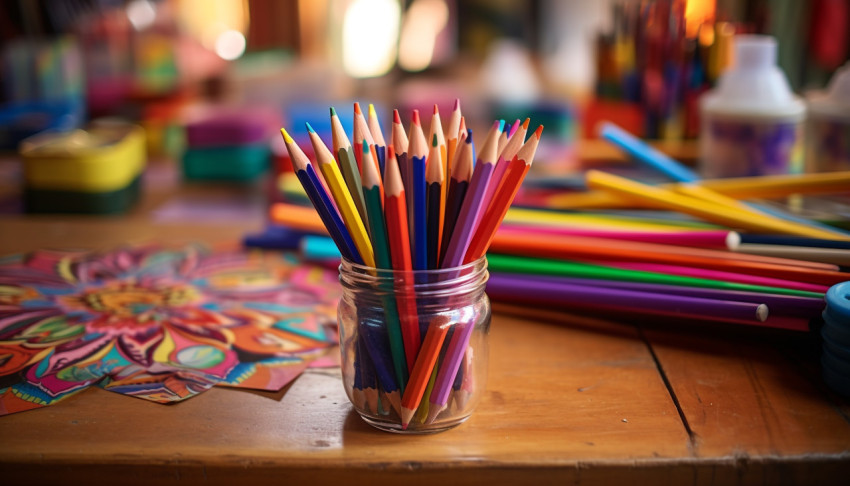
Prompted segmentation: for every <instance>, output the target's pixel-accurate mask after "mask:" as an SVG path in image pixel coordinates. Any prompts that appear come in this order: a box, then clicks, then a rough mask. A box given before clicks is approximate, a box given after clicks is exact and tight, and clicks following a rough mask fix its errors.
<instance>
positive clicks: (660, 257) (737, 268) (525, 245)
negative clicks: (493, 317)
mask: <svg viewBox="0 0 850 486" xmlns="http://www.w3.org/2000/svg"><path fill="white" fill-rule="evenodd" d="M490 249H491V250H492V251H493V252H495V253H507V254H511V255H524V256H532V257H536V258H560V259H565V260H591V261H632V262H646V263H661V264H667V265H679V266H685V267H695V268H708V269H712V270H720V271H729V272H735V273H747V274H750V275H760V276H762V277H773V278H779V279H785V280H792V281H796V282H808V283H814V284H820V285H834V284H836V283H839V282H843V281H845V280H850V273H844V272H839V271H836V270H821V269H816V268H809V267H805V266H799V265H798V264H799V263H800V261H798V260H788V259H784V258H774V259H773V260H774V261H776V262H784V263H767V262H765V261H752V260H749V261H748V260H740V259H735V258H737V256H739V255H740V254H738V253H732V252H722V251H716V250H704V249H701V248H684V247H677V246H673V245H661V244H656V243H641V242H635V241H630V242H628V244H627V245H623V244H622V243H621V242H617V241H612V240H606V239H605V238H592V237H584V236H574V237H570V238H569V239H565V238H561V237H559V236H553V237H550V236H541V235H535V236H534V237H533V238H529V237H528V236H526V235H522V234H516V233H514V234H510V233H507V234H499V235H497V236H496V237H495V238H493V243H492V244H491V246H490Z"/></svg>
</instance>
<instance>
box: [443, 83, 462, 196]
mask: <svg viewBox="0 0 850 486" xmlns="http://www.w3.org/2000/svg"><path fill="white" fill-rule="evenodd" d="M461 118H463V116H462V115H461V110H460V99H456V100H455V104H454V108H452V114H451V117H450V118H449V126H448V128H447V129H446V134H447V135H446V180H451V177H452V171H453V170H454V165H453V162H454V160H455V157H456V154H455V152H456V151H457V148H458V145H459V143H460V138H461V135H462V134H465V133H466V130H461V128H460V121H461ZM446 199H448V195H447V196H446Z"/></svg>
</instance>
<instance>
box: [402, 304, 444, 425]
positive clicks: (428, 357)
mask: <svg viewBox="0 0 850 486" xmlns="http://www.w3.org/2000/svg"><path fill="white" fill-rule="evenodd" d="M450 322H451V321H450V320H449V318H448V316H443V315H439V316H437V317H435V318H434V319H432V320H431V323H430V324H428V332H427V333H425V340H424V341H423V342H422V348H420V350H419V356H417V357H416V364H415V365H414V366H413V371H411V372H410V380H409V381H408V382H407V388H406V389H405V390H404V395H403V396H402V398H401V428H402V429H405V430H406V429H407V426H408V425H409V424H410V419H411V418H413V414H414V413H415V412H416V409H417V408H419V403H420V402H421V401H422V396H423V395H424V394H425V387H426V386H427V385H428V379H429V378H430V377H431V371H432V370H433V369H434V366H435V365H436V364H437V358H438V357H439V355H440V348H441V347H442V346H443V341H444V340H445V339H446V334H447V333H448V332H449V324H450Z"/></svg>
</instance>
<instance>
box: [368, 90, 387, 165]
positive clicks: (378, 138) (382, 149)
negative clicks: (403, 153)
mask: <svg viewBox="0 0 850 486" xmlns="http://www.w3.org/2000/svg"><path fill="white" fill-rule="evenodd" d="M369 133H371V134H372V138H373V139H374V140H375V157H376V158H377V161H378V167H379V169H380V170H381V177H382V178H383V177H384V173H385V171H386V161H387V142H385V141H384V133H383V132H382V131H381V123H380V122H379V121H378V114H377V113H375V105H373V104H372V103H369Z"/></svg>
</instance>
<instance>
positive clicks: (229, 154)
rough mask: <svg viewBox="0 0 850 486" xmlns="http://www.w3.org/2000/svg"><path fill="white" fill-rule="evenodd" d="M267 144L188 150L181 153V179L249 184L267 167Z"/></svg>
mask: <svg viewBox="0 0 850 486" xmlns="http://www.w3.org/2000/svg"><path fill="white" fill-rule="evenodd" d="M270 158H271V150H270V149H269V147H268V145H266V144H265V143H263V144H254V145H243V146H233V147H206V148H190V149H188V150H186V152H185V153H184V154H183V176H184V177H185V178H186V179H193V180H218V181H252V180H255V179H257V178H259V177H260V176H261V175H263V174H264V173H265V172H266V170H268V168H269V159H270Z"/></svg>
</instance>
